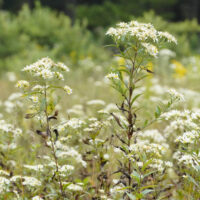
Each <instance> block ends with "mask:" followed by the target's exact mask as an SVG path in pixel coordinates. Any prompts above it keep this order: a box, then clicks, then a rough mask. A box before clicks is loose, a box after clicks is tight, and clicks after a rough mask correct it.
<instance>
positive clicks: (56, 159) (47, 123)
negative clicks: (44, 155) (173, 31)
mask: <svg viewBox="0 0 200 200" xmlns="http://www.w3.org/2000/svg"><path fill="white" fill-rule="evenodd" d="M44 98H45V110H44V112H45V116H46V131H47V135H48V136H49V137H50V141H51V150H52V154H53V157H54V161H55V164H56V172H57V175H58V181H59V187H60V192H61V195H62V197H65V193H64V190H63V184H62V180H61V177H60V174H59V167H58V158H57V156H56V150H55V146H54V141H53V137H52V134H51V130H50V124H49V116H48V111H47V109H48V103H47V87H46V83H45V88H44Z"/></svg>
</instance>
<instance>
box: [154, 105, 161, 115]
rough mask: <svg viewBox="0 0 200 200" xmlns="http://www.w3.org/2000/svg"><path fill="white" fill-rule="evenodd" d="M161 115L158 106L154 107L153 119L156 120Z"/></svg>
mask: <svg viewBox="0 0 200 200" xmlns="http://www.w3.org/2000/svg"><path fill="white" fill-rule="evenodd" d="M160 114H161V109H160V107H159V106H157V107H156V112H155V117H156V118H158V117H159V116H160Z"/></svg>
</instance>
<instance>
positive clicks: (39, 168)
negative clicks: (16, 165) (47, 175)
mask: <svg viewBox="0 0 200 200" xmlns="http://www.w3.org/2000/svg"><path fill="white" fill-rule="evenodd" d="M24 168H27V169H30V170H34V171H44V166H43V165H24Z"/></svg>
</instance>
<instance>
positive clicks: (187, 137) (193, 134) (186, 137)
mask: <svg viewBox="0 0 200 200" xmlns="http://www.w3.org/2000/svg"><path fill="white" fill-rule="evenodd" d="M199 138H200V132H198V131H195V130H192V131H187V132H184V133H183V135H182V136H178V137H177V138H176V140H175V142H180V143H182V144H193V143H195V142H197V141H198V139H199Z"/></svg>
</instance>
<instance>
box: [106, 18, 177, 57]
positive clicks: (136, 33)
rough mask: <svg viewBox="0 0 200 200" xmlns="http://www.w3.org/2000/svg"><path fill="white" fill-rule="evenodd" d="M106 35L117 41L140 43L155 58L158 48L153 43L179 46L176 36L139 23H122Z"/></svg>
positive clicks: (150, 25) (110, 29) (109, 30)
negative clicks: (168, 43)
mask: <svg viewBox="0 0 200 200" xmlns="http://www.w3.org/2000/svg"><path fill="white" fill-rule="evenodd" d="M106 35H110V36H111V37H113V38H114V40H115V41H116V42H117V41H124V40H125V41H128V42H129V41H134V40H135V41H139V42H141V45H142V46H143V47H144V48H145V50H146V52H147V53H148V54H149V55H151V56H153V57H155V56H156V55H157V54H158V50H157V48H156V47H155V46H154V45H152V44H151V43H152V42H153V43H157V42H159V41H160V40H166V41H167V42H170V43H175V44H177V40H176V38H175V37H174V36H172V35H171V34H169V33H168V32H161V31H157V30H156V29H155V28H154V26H153V25H152V24H149V23H148V24H146V23H139V22H137V21H131V22H129V23H124V22H121V23H119V24H117V26H116V28H113V27H111V28H109V29H108V31H107V32H106Z"/></svg>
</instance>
